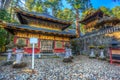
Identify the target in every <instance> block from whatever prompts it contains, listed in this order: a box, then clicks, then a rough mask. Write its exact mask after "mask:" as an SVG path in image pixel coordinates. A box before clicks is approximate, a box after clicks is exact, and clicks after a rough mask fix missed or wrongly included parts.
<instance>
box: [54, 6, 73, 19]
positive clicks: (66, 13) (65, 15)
mask: <svg viewBox="0 0 120 80" xmlns="http://www.w3.org/2000/svg"><path fill="white" fill-rule="evenodd" d="M56 17H58V18H60V19H63V20H69V21H74V18H75V14H74V12H73V11H72V10H71V9H68V8H65V9H63V10H58V11H57V14H56Z"/></svg>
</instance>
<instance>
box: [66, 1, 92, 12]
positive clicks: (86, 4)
mask: <svg viewBox="0 0 120 80" xmlns="http://www.w3.org/2000/svg"><path fill="white" fill-rule="evenodd" d="M67 2H68V3H69V4H70V5H71V6H72V8H73V9H79V10H80V11H84V10H86V9H88V8H91V7H92V5H91V3H90V1H89V0H67Z"/></svg>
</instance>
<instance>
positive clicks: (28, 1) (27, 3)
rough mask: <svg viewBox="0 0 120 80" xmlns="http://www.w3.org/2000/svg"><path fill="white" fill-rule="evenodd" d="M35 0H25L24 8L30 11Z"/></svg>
mask: <svg viewBox="0 0 120 80" xmlns="http://www.w3.org/2000/svg"><path fill="white" fill-rule="evenodd" d="M35 1H36V0H25V7H26V9H28V10H29V11H32V10H33V7H34V6H35Z"/></svg>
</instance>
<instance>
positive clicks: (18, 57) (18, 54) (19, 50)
mask: <svg viewBox="0 0 120 80" xmlns="http://www.w3.org/2000/svg"><path fill="white" fill-rule="evenodd" d="M23 52H24V51H23V49H22V48H17V50H16V63H17V64H20V63H21V59H22V57H23Z"/></svg>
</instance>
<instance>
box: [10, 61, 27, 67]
mask: <svg viewBox="0 0 120 80" xmlns="http://www.w3.org/2000/svg"><path fill="white" fill-rule="evenodd" d="M26 66H27V63H25V62H22V63H20V64H17V63H16V64H13V66H12V67H13V68H24V67H26Z"/></svg>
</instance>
